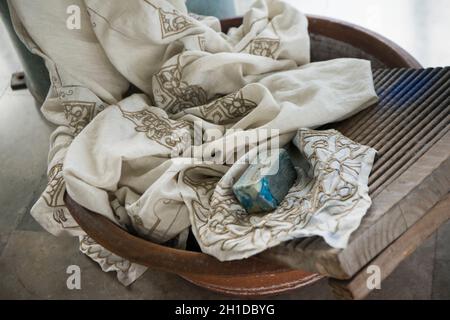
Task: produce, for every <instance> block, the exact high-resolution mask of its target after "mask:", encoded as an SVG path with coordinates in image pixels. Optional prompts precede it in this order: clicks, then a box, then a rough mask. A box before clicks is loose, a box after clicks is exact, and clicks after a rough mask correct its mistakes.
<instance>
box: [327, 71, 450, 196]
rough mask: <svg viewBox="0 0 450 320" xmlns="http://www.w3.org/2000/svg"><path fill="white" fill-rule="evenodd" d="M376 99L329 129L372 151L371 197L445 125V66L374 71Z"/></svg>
mask: <svg viewBox="0 0 450 320" xmlns="http://www.w3.org/2000/svg"><path fill="white" fill-rule="evenodd" d="M374 82H375V88H376V91H377V93H378V95H379V98H380V101H379V103H378V104H377V105H375V106H373V107H370V108H368V109H366V110H364V111H363V112H361V113H359V114H358V115H356V116H354V117H352V118H351V119H349V120H346V121H344V122H342V123H339V124H338V125H333V127H334V128H336V129H337V130H339V131H340V132H342V133H343V134H344V135H345V136H347V137H349V138H350V139H352V140H354V141H356V142H359V143H362V144H365V145H368V146H371V147H373V148H375V149H376V150H377V151H378V155H377V159H376V162H375V164H374V167H373V169H372V173H371V175H370V180H369V187H370V193H371V196H372V197H375V196H376V195H378V194H379V193H380V192H381V191H382V190H383V189H384V187H386V186H387V185H388V184H389V183H391V182H392V181H393V180H395V179H396V178H397V177H399V176H400V175H401V174H402V173H403V172H404V171H405V170H407V169H408V168H409V167H410V166H411V164H413V163H414V162H415V161H416V160H417V159H419V158H420V157H421V156H422V155H423V154H424V153H425V152H427V150H429V149H430V148H431V146H432V145H433V144H434V143H435V142H437V141H438V140H439V139H440V138H442V137H443V136H444V135H445V134H446V133H447V132H448V130H449V114H450V68H449V67H447V68H433V69H419V70H414V69H387V70H383V69H382V70H376V71H374Z"/></svg>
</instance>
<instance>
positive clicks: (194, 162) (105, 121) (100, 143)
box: [10, 0, 376, 284]
mask: <svg viewBox="0 0 450 320" xmlns="http://www.w3.org/2000/svg"><path fill="white" fill-rule="evenodd" d="M54 1H56V0H54ZM21 2H22V3H24V2H25V1H18V3H21ZM59 2H61V1H58V3H59ZM70 2H71V4H73V3H74V2H73V1H70ZM46 3H47V2H46ZM61 3H63V4H58V6H56V4H55V6H56V8H62V7H63V6H64V5H68V1H63V2H61ZM77 3H78V4H79V5H80V7H81V8H82V12H83V15H87V14H89V16H90V22H91V24H88V25H87V26H86V28H87V29H89V30H84V31H80V35H78V37H81V34H83V36H82V37H81V38H82V39H85V38H84V37H86V39H89V41H86V42H87V43H88V44H89V45H86V44H84V42H83V41H81V42H80V43H78V44H77V46H81V47H83V48H84V49H83V50H84V51H80V52H81V53H80V54H81V55H82V56H83V59H80V60H82V61H78V60H71V57H72V56H73V52H74V50H71V52H66V51H65V49H61V51H59V50H58V48H59V47H61V46H62V47H64V45H62V44H64V43H65V42H64V41H66V40H64V39H67V38H70V37H72V35H71V34H70V32H69V31H64V32H63V31H61V34H56V36H55V37H53V36H52V37H50V36H49V33H48V29H40V31H39V30H38V28H37V29H36V30H35V31H34V33H33V34H32V35H30V34H29V32H28V33H27V32H26V31H29V29H31V28H33V27H34V26H36V25H39V24H41V23H42V22H39V21H37V20H35V21H29V22H27V25H26V26H24V25H21V24H20V21H22V19H23V18H25V17H27V16H29V17H31V18H32V14H31V13H30V12H29V11H28V10H30V9H29V8H28V7H26V6H25V5H23V6H19V5H17V6H16V7H15V9H16V11H17V12H20V13H21V14H20V15H19V14H18V16H19V17H20V19H17V21H16V27H17V28H20V27H21V28H22V31H23V32H22V33H23V34H24V38H25V36H27V37H28V38H29V39H31V40H29V41H28V43H29V44H30V43H32V44H33V45H34V50H35V51H36V52H39V53H40V54H41V55H43V56H44V57H45V58H46V59H47V65H48V67H49V70H50V73H51V75H52V79H53V80H52V82H53V87H52V90H51V92H50V94H49V97H48V99H47V101H46V103H45V104H44V106H43V112H44V114H46V116H47V118H49V120H51V121H52V122H54V123H56V124H57V125H59V127H58V129H57V130H56V131H55V133H54V135H53V140H52V141H53V143H52V148H51V151H50V171H49V172H50V174H49V177H50V183H49V186H48V188H47V189H46V191H45V192H44V194H43V196H42V198H41V199H40V200H39V201H38V202H37V204H36V205H35V206H34V207H33V210H32V213H33V216H34V217H35V218H36V219H37V220H38V221H39V222H40V223H41V224H42V225H44V226H45V227H46V228H47V229H48V230H49V231H51V232H52V233H55V234H60V233H70V234H77V235H79V236H80V239H81V240H82V246H81V249H82V250H83V252H86V253H89V250H85V249H83V248H85V246H86V244H92V239H90V238H88V237H86V235H85V234H84V233H83V232H82V231H81V230H80V229H79V227H78V226H77V225H76V223H75V222H74V221H73V220H72V218H71V217H70V214H69V213H68V212H67V209H66V208H65V206H64V202H63V199H62V195H63V193H64V191H65V190H66V189H67V192H68V193H69V194H70V196H71V197H72V198H73V199H74V200H75V201H77V202H78V203H79V204H81V205H83V206H84V207H86V208H88V209H90V210H92V211H94V212H97V213H100V214H103V215H105V216H106V217H108V218H109V219H111V220H112V221H114V222H115V223H117V224H118V225H120V226H121V227H127V228H133V229H134V230H135V231H136V232H137V233H138V234H139V235H140V236H141V237H143V238H146V239H149V240H151V241H155V242H158V243H165V242H167V241H169V240H172V239H176V238H177V237H178V239H179V246H181V247H182V246H183V240H182V239H185V235H186V230H187V228H189V227H192V230H193V232H194V235H195V236H196V238H197V240H198V242H199V244H200V247H201V248H202V250H203V251H204V252H206V253H208V254H211V255H213V256H215V257H217V258H218V259H220V260H234V259H242V258H245V257H249V256H251V255H254V254H256V253H258V252H261V251H263V250H265V249H266V248H269V247H271V246H274V245H277V244H278V243H280V242H282V241H286V240H289V239H291V238H293V237H299V236H311V235H319V236H323V237H324V238H325V240H326V241H327V242H328V243H329V244H330V245H332V246H335V247H344V246H345V245H346V242H347V240H348V236H349V235H350V234H351V232H352V231H353V230H355V229H356V228H357V227H358V225H359V222H360V219H361V217H362V216H363V215H364V213H365V211H366V210H367V208H368V206H370V199H369V198H368V196H367V176H368V173H369V171H370V167H371V162H372V160H373V153H374V151H373V150H372V149H369V148H367V147H363V146H359V145H357V144H354V143H350V142H348V140H346V139H345V138H344V137H342V136H340V135H339V134H338V133H333V132H331V133H330V132H328V133H327V134H325V136H324V137H322V136H321V135H320V134H318V136H319V137H321V138H320V139H319V140H320V141H318V142H317V144H319V145H322V146H323V147H318V148H315V147H314V148H312V147H310V146H309V145H308V144H307V143H306V142H305V141H306V140H304V138H303V137H304V135H300V136H298V137H297V138H296V140H295V141H297V144H298V150H299V151H300V153H303V155H304V156H305V157H310V156H313V155H314V157H315V156H317V157H319V158H320V159H321V160H320V162H317V161H318V160H311V159H310V160H311V161H310V162H311V163H313V162H314V161H316V162H317V163H320V166H322V167H324V168H328V167H327V163H328V162H327V161H328V160H326V159H325V158H323V157H326V154H329V159H337V160H333V161H332V160H330V161H331V162H329V163H328V166H331V167H332V168H334V169H333V170H335V171H336V170H338V171H339V170H340V169H339V168H338V167H336V166H335V164H336V163H339V164H340V165H343V166H349V167H351V168H353V171H351V174H350V175H351V179H350V181H351V183H352V185H351V186H349V185H346V184H345V182H343V181H341V180H339V177H337V176H335V175H333V174H331V171H330V174H329V175H323V174H321V172H320V171H317V170H315V169H312V170H310V169H308V166H305V165H304V163H305V161H303V162H302V161H300V162H299V163H300V164H301V165H299V167H298V170H300V171H299V172H303V175H300V176H302V177H304V179H300V180H299V181H298V184H297V187H296V188H300V187H301V188H303V189H301V190H297V189H295V190H291V193H290V195H291V197H290V198H288V199H287V200H286V201H287V202H286V203H285V204H282V207H281V208H280V209H277V210H276V212H274V213H271V214H269V215H267V216H245V215H243V212H242V208H240V207H239V205H238V204H237V203H236V201H235V199H234V198H231V197H230V196H229V193H228V192H229V187H230V186H231V185H232V182H233V181H234V180H236V179H237V178H238V177H239V175H240V174H241V173H242V172H243V170H245V168H246V166H247V165H246V164H238V163H235V164H233V163H232V162H231V163H230V161H229V160H230V159H232V158H236V159H237V158H239V156H242V155H244V154H245V153H246V151H249V152H248V154H247V156H248V157H249V158H252V157H254V156H255V154H256V152H257V151H258V150H259V149H261V148H264V147H266V146H268V145H270V144H271V143H273V142H274V141H278V142H279V144H281V146H283V145H286V144H288V143H289V142H290V141H291V140H292V138H293V137H294V136H296V135H297V132H298V130H299V129H301V128H315V127H318V126H320V125H322V124H326V123H329V122H333V121H337V120H342V119H344V118H346V117H349V116H351V115H353V114H355V113H357V112H358V111H360V110H363V109H364V108H366V107H368V106H369V105H371V104H372V103H374V102H375V101H376V94H375V91H374V88H373V81H372V73H371V67H370V63H369V62H368V61H363V60H357V59H337V60H332V61H326V62H320V63H309V62H310V61H309V59H310V58H309V36H308V33H307V19H306V17H305V16H304V15H303V14H301V13H300V12H298V11H296V10H295V9H294V8H292V7H290V6H288V5H287V4H285V3H283V2H281V1H277V0H261V1H257V2H256V3H255V4H254V6H253V7H252V9H250V10H249V12H248V13H247V14H246V15H245V17H244V22H243V25H242V26H241V27H240V28H235V29H232V30H230V31H229V33H228V34H227V35H225V34H223V33H220V32H218V29H219V22H218V21H217V19H215V18H205V17H196V16H194V15H188V14H187V13H186V8H185V6H184V3H183V2H182V1H175V0H173V1H167V0H133V1H126V2H125V1H113V0H86V1H85V3H83V2H81V1H78V2H77ZM10 5H11V4H10ZM13 6H14V5H13ZM59 6H61V7H59ZM44 7H45V6H44ZM34 10H40V9H39V8H34ZM41 10H44V13H42V14H48V13H49V11H51V10H53V9H52V8H51V7H49V8H47V9H41ZM45 10H48V11H45ZM61 10H62V9H61ZM50 16H52V15H51V14H50ZM55 19H56V20H55V21H52V20H51V19H50V20H49V22H48V23H49V24H50V25H51V24H56V23H60V22H59V20H58V19H59V18H55ZM91 25H92V26H93V27H91ZM82 30H83V29H82ZM85 33H86V34H85ZM84 34H85V35H84ZM93 34H95V36H96V37H94V36H93ZM41 38H42V39H44V40H45V41H44V40H40V39H41ZM62 38H64V39H62ZM67 41H69V40H67ZM26 42H27V41H26ZM37 43H40V44H42V47H40V45H37ZM47 47H49V48H47ZM89 48H91V49H92V48H94V49H95V50H92V52H91V50H88V49H89ZM98 48H101V49H102V50H103V51H101V50H97V49H98ZM52 50H54V51H55V53H53V51H52ZM98 51H100V53H99V52H98ZM93 52H95V53H93ZM66 60H70V61H67V62H66ZM97 60H99V61H100V60H102V62H99V61H97ZM79 65H82V67H81V68H78V66H79ZM92 66H99V68H98V69H95V72H90V71H91V69H90V67H92ZM59 69H61V70H66V69H67V70H69V71H67V74H68V75H69V76H70V77H69V76H68V78H67V79H68V80H65V81H64V82H61V80H60V78H61V77H58V72H59ZM103 70H105V71H103ZM55 75H56V77H55ZM128 83H132V84H133V85H135V86H136V87H138V88H139V89H141V90H142V92H143V93H144V94H135V95H132V96H129V97H125V96H124V92H125V90H126V88H127V87H128ZM232 130H234V131H232ZM199 131H200V132H201V133H202V136H201V141H200V143H197V142H198V141H196V137H197V134H198V132H199ZM301 132H306V133H313V132H310V131H307V130H306V131H301ZM249 133H257V139H256V140H255V141H253V142H252V143H248V142H247V141H245V139H242V138H243V137H244V138H245V135H246V134H249ZM260 133H266V134H260ZM74 137H75V138H74ZM72 140H73V141H72ZM338 142H339V143H338ZM347 144H349V145H347ZM69 145H70V146H69ZM341 148H343V149H345V150H347V151H341ZM341 152H342V154H341ZM346 152H350V153H351V156H348V154H347V153H346ZM294 153H295V152H294ZM297 153H298V151H297ZM355 154H356V155H355ZM353 156H355V158H352V157H353ZM327 159H328V158H327ZM211 160H214V161H211ZM306 163H308V161H306ZM333 166H334V167H333ZM331 167H330V168H331ZM302 168H303V169H302ZM328 169H329V168H328ZM328 169H327V170H328ZM302 170H303V171H302ZM330 170H331V169H330ZM327 172H328V171H327ZM305 184H306V185H305ZM318 184H321V185H322V187H318ZM318 190H321V191H323V192H325V191H324V190H328V191H329V192H328V191H326V192H325V195H323V196H321V198H320V199H319V200H318V199H317V198H315V197H312V198H311V197H310V195H309V194H310V193H314V194H316V195H317V192H318ZM302 192H303V193H302ZM333 192H338V193H339V196H341V197H342V199H341V200H339V199H338V200H332V201H326V200H324V197H326V196H329V197H331V195H332V194H333ZM345 192H348V194H347V193H345ZM344 193H345V194H344ZM305 194H308V196H306V195H305ZM305 197H306V198H305ZM294 198H295V199H297V200H295V201H297V202H295V201H294V200H292V199H294ZM299 199H300V200H301V199H306V200H304V202H300V200H299ZM311 201H312V202H311ZM318 201H319V202H318ZM320 201H323V202H320ZM339 207H340V208H341V209H342V210H341V211H339V212H336V211H334V209H335V208H339ZM284 218H286V219H287V220H286V221H284V220H283V219H284ZM72 229H73V230H72ZM75 230H76V231H75ZM83 239H84V240H85V241H84V244H83ZM92 246H95V249H92V250H91V252H92V251H93V252H95V251H96V249H98V248H99V247H97V246H98V245H97V246H96V244H92ZM100 248H101V247H100ZM102 250H104V249H102ZM90 256H91V257H94V258H95V256H96V255H95V254H94V255H90ZM97 257H98V255H97ZM119 259H120V258H119ZM97 260H98V261H99V259H97ZM109 261H115V260H114V259H112V260H109ZM99 262H100V263H102V262H103V260H102V261H99ZM126 263H127V262H125V261H124V262H123V265H126ZM110 264H111V263H110ZM111 265H113V266H114V267H113V269H114V270H116V271H119V278H120V279H122V281H123V282H124V283H127V284H128V283H130V282H131V281H133V280H134V279H135V278H136V277H138V276H139V274H140V273H142V271H143V270H144V268H143V267H141V266H136V265H133V264H130V266H131V267H130V268H120V267H119V265H120V264H117V263H112V264H111ZM102 267H103V266H102ZM103 268H104V270H108V269H109V268H108V267H103ZM133 268H134V269H133ZM123 279H126V280H125V281H124V280H123Z"/></svg>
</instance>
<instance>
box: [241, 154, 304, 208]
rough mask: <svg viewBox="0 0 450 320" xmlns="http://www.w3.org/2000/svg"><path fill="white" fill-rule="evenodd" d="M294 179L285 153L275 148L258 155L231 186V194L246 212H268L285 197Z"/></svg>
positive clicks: (292, 170)
mask: <svg viewBox="0 0 450 320" xmlns="http://www.w3.org/2000/svg"><path fill="white" fill-rule="evenodd" d="M296 179H297V172H296V171H295V168H294V166H293V164H292V161H291V159H290V157H289V154H288V153H287V151H286V150H284V149H275V150H270V151H268V152H265V153H262V154H260V155H259V160H258V161H257V163H255V164H251V165H250V166H249V167H248V169H247V170H246V171H245V172H244V173H243V174H242V176H241V177H240V178H239V180H238V181H237V182H236V183H235V184H234V186H233V192H234V194H235V196H236V198H237V199H238V200H239V202H240V203H241V205H242V206H243V207H244V208H245V210H246V211H247V212H248V213H259V212H271V211H273V210H275V209H276V208H277V207H278V205H279V204H280V203H281V201H282V200H283V199H284V197H286V195H287V193H288V192H289V189H290V188H291V187H292V185H293V184H294V182H295V180H296Z"/></svg>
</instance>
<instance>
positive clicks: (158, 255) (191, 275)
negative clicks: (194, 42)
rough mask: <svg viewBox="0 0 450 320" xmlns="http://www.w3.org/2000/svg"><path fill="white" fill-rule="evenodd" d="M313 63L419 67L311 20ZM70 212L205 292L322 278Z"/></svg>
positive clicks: (351, 29)
mask: <svg viewBox="0 0 450 320" xmlns="http://www.w3.org/2000/svg"><path fill="white" fill-rule="evenodd" d="M308 18H309V23H310V26H309V31H310V35H311V56H312V60H313V61H323V60H329V59H333V58H340V57H354V58H363V59H368V60H371V61H372V64H373V68H374V69H376V68H395V67H409V68H420V67H421V66H420V64H419V63H418V62H417V61H416V60H415V59H414V58H413V57H412V56H411V55H409V54H408V53H407V52H406V51H404V50H403V49H401V48H400V47H399V46H397V45H396V44H395V43H393V42H391V41H389V40H387V39H386V38H384V37H382V36H380V35H378V34H376V33H374V32H371V31H369V30H366V29H364V28H361V27H359V26H355V25H352V24H349V23H346V22H342V21H337V20H332V19H328V18H324V17H318V16H308ZM241 23H242V18H235V19H229V20H224V21H222V27H223V30H224V31H227V30H228V29H229V28H231V27H236V26H239V25H240V24H241ZM65 199H66V204H67V207H68V208H69V211H70V213H71V214H72V216H73V217H74V219H75V220H76V221H77V222H78V224H79V225H80V226H81V228H83V230H84V231H85V232H86V233H87V234H88V235H89V236H90V237H92V238H93V239H94V240H95V241H97V242H98V243H99V244H101V245H102V246H104V247H105V248H106V249H108V250H110V251H111V252H113V253H115V254H117V255H119V256H122V257H124V258H126V259H128V260H130V261H132V262H135V263H139V264H142V265H145V266H148V267H149V268H152V269H157V270H162V271H165V272H171V273H175V274H178V275H180V276H181V277H183V278H184V279H186V280H188V281H190V282H192V283H194V284H196V285H199V286H201V287H204V288H207V289H209V290H213V291H216V292H221V293H224V294H228V295H233V296H240V297H252V296H262V295H272V294H278V293H282V292H286V291H289V290H293V289H296V288H299V287H302V286H306V285H308V284H311V283H313V282H315V281H317V280H319V279H320V278H321V276H320V275H318V274H312V273H308V272H304V271H302V270H292V269H288V268H286V267H285V266H282V265H281V264H279V263H276V262H273V261H270V260H267V259H264V258H262V257H260V256H255V257H252V258H249V259H245V260H241V261H233V262H219V261H218V260H217V259H215V258H214V257H212V256H209V255H206V254H203V253H200V252H193V251H186V250H177V249H173V248H170V247H166V246H162V245H157V244H154V243H151V242H149V241H146V240H143V239H140V238H138V237H136V236H134V235H131V234H129V233H127V232H126V231H124V230H122V229H121V228H119V227H118V226H116V225H115V224H114V223H112V222H111V221H109V220H108V219H107V218H105V217H103V216H101V215H98V214H96V213H93V212H90V211H88V210H86V209H85V208H83V207H81V206H80V205H78V204H77V203H75V202H74V201H73V200H72V199H71V198H70V196H68V195H67V194H66V196H65Z"/></svg>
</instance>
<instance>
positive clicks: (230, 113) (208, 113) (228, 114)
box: [200, 91, 257, 124]
mask: <svg viewBox="0 0 450 320" xmlns="http://www.w3.org/2000/svg"><path fill="white" fill-rule="evenodd" d="M256 106H257V104H256V103H255V102H253V101H251V100H249V99H246V98H245V97H244V94H243V93H242V91H239V92H237V93H232V94H229V95H226V96H224V97H222V98H219V99H217V100H215V101H213V102H211V103H209V104H207V105H204V106H201V107H200V112H201V114H202V116H203V117H204V119H205V120H209V121H212V122H214V123H216V124H227V123H229V122H230V121H232V120H236V119H238V118H241V117H244V116H246V115H247V114H249V113H250V112H251V111H252V110H253V109H254V108H256Z"/></svg>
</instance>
